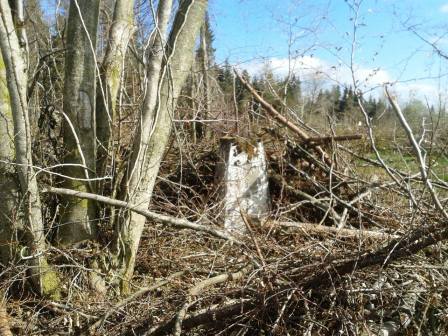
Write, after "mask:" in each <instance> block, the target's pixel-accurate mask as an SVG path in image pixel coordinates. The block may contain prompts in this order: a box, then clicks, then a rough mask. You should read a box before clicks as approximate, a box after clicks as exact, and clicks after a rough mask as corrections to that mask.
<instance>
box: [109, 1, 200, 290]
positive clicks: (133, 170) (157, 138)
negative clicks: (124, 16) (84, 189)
mask: <svg viewBox="0 0 448 336" xmlns="http://www.w3.org/2000/svg"><path fill="white" fill-rule="evenodd" d="M170 7H171V0H164V1H163V0H161V1H160V2H159V9H158V17H157V28H156V34H157V35H156V37H155V41H154V45H153V50H155V54H154V55H153V56H152V57H151V59H150V62H149V71H148V75H149V80H148V86H147V96H146V99H145V103H144V106H143V109H142V114H141V117H140V125H139V129H138V134H137V136H136V137H135V138H136V141H135V142H134V144H133V148H132V153H133V156H132V158H131V160H130V162H129V166H128V169H127V175H126V180H125V185H124V190H123V195H122V197H123V198H124V199H125V200H127V201H128V202H130V203H133V204H137V205H138V206H139V207H141V208H142V209H146V208H147V207H148V205H149V202H150V201H151V196H152V192H153V188H154V184H155V181H156V177H157V175H158V172H159V167H160V163H161V160H162V157H163V153H164V152H165V149H166V146H167V143H168V141H169V137H170V133H171V129H172V117H173V113H174V109H175V107H176V104H177V99H178V96H179V93H180V90H181V89H182V86H183V85H184V83H185V80H186V78H187V75H188V72H189V70H190V68H191V65H192V62H193V58H194V47H195V41H196V38H197V36H198V33H199V29H200V27H201V25H202V22H203V20H204V14H205V11H206V8H207V0H183V1H181V2H180V4H179V9H178V11H177V13H176V16H175V19H174V22H173V26H172V29H171V32H170V36H169V38H168V41H167V44H166V47H165V48H164V49H163V48H162V45H163V36H164V33H165V31H166V26H167V22H168V18H169V12H170ZM159 50H160V51H159ZM162 50H163V52H164V54H162ZM163 55H164V56H165V58H163V57H162V56H163ZM144 224H145V217H143V216H142V215H139V214H135V213H128V215H127V218H126V219H125V220H124V221H123V222H122V225H121V226H120V229H119V236H118V238H117V247H118V249H119V252H120V253H119V258H120V263H121V267H122V271H123V279H124V281H123V282H122V283H123V285H124V287H123V289H124V291H126V287H127V283H128V281H129V280H130V279H131V277H132V274H133V270H134V264H135V257H136V253H137V249H138V245H139V242H140V237H141V234H142V231H143V228H144Z"/></svg>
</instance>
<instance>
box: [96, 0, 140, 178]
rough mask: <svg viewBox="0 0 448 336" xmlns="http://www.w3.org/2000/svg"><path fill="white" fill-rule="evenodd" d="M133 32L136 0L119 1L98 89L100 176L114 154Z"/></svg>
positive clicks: (97, 118) (116, 4)
mask: <svg viewBox="0 0 448 336" xmlns="http://www.w3.org/2000/svg"><path fill="white" fill-rule="evenodd" d="M133 31H134V0H117V2H116V3H115V10H114V16H113V22H112V26H111V27H110V32H109V43H108V45H107V49H106V54H105V56H104V60H103V64H102V65H101V73H100V77H101V78H100V84H101V85H99V86H98V87H97V109H96V120H97V125H96V129H97V137H98V142H99V147H98V169H97V171H98V176H103V175H104V174H105V172H106V169H105V168H106V164H107V158H108V156H110V155H111V153H112V152H113V151H111V149H112V148H113V146H112V143H111V142H112V141H113V127H114V124H115V121H116V101H117V96H118V90H119V88H120V81H121V76H122V72H123V65H124V58H125V56H126V50H127V48H128V44H129V40H130V39H131V36H132V34H133Z"/></svg>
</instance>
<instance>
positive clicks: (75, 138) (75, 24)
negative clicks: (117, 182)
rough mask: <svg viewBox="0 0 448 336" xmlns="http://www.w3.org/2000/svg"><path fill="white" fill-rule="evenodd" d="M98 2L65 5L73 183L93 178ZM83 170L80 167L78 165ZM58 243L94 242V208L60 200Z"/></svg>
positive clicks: (87, 186)
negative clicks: (67, 9)
mask: <svg viewBox="0 0 448 336" xmlns="http://www.w3.org/2000/svg"><path fill="white" fill-rule="evenodd" d="M99 3H100V0H72V1H70V9H69V18H68V27H67V48H68V49H67V51H66V57H65V85H64V113H65V117H64V124H63V137H64V145H65V151H66V152H65V153H64V160H63V161H64V163H66V164H75V165H78V166H75V165H73V166H67V167H66V168H65V169H64V173H65V175H68V176H71V177H75V178H78V179H91V178H94V177H96V121H95V100H96V99H95V98H96V91H95V88H96V58H95V48H96V40H97V29H98V13H99ZM80 164H81V165H83V166H84V167H80V166H79V165H80ZM64 186H65V187H66V188H69V189H75V190H79V191H91V192H94V191H95V190H94V189H95V188H94V186H95V185H94V182H86V181H82V180H69V179H66V180H64ZM64 205H65V208H64V209H63V210H62V222H61V226H60V227H59V231H58V243H59V244H61V245H69V244H73V243H78V242H80V241H83V240H89V239H93V238H94V237H95V234H96V222H95V220H96V208H95V205H94V203H93V202H90V201H86V200H82V201H80V200H75V199H73V198H65V199H64Z"/></svg>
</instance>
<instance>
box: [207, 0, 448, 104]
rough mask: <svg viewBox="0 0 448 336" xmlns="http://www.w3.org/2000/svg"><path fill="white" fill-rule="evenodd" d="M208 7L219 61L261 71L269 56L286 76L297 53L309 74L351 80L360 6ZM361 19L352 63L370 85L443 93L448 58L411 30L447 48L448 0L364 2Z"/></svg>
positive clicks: (226, 3) (332, 1)
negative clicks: (356, 10)
mask: <svg viewBox="0 0 448 336" xmlns="http://www.w3.org/2000/svg"><path fill="white" fill-rule="evenodd" d="M349 2H352V1H350V0H349ZM210 13H211V18H212V26H213V29H214V33H215V48H216V54H217V61H218V62H222V61H224V60H225V59H229V61H230V62H231V63H233V64H237V65H239V66H240V68H246V69H248V70H249V71H251V72H253V73H256V72H257V71H259V70H260V69H261V68H262V64H263V63H264V62H266V61H269V60H270V61H271V66H272V67H273V68H274V71H277V72H278V73H280V74H284V73H286V72H287V69H288V67H289V65H290V63H289V62H288V53H296V54H295V55H297V57H296V63H295V66H294V69H296V71H297V72H299V73H300V74H302V75H303V76H306V75H309V74H310V73H311V72H313V71H315V72H319V71H323V72H331V74H330V75H329V76H328V77H330V78H329V79H330V80H332V81H339V82H348V81H349V80H350V79H351V78H350V77H351V76H350V70H349V65H350V59H351V51H352V42H353V39H352V37H353V18H354V12H353V11H352V10H350V8H349V6H348V5H347V3H346V2H345V1H344V0H314V1H312V0H283V1H281V0H210ZM358 22H359V23H360V25H359V27H358V30H357V41H356V43H355V48H354V49H355V52H354V62H353V64H354V67H355V68H356V78H357V79H358V80H360V83H362V84H363V88H364V89H368V88H370V87H372V86H376V85H380V84H381V83H383V82H396V81H399V82H400V84H396V88H397V90H398V91H400V93H401V94H402V95H417V96H419V98H422V97H427V96H433V95H437V94H438V93H439V91H443V92H444V91H445V88H446V86H447V85H446V84H447V76H446V73H447V72H448V66H447V65H448V60H440V58H438V57H436V56H435V54H434V52H433V50H432V49H431V48H430V47H429V46H428V45H426V44H425V43H423V42H422V41H421V40H420V39H419V38H418V37H416V36H415V35H414V34H413V33H411V32H410V31H409V30H407V29H406V28H407V27H409V26H412V27H415V29H416V31H418V32H419V33H420V34H421V35H422V36H424V37H425V38H426V39H428V41H431V42H434V41H436V42H437V45H438V46H439V47H440V48H441V49H442V50H443V49H446V50H447V53H448V36H447V37H445V34H448V1H446V0H445V1H443V0H401V1H398V0H364V1H363V2H362V4H361V6H360V10H359V16H358ZM445 31H446V33H445ZM291 40H293V43H291V46H290V48H288V44H289V43H288V41H291ZM297 60H298V61H297ZM303 68H306V70H304V69H303ZM440 75H441V77H440ZM436 77H440V79H435V78H436ZM424 78H427V79H424ZM430 99H431V100H432V99H433V98H430Z"/></svg>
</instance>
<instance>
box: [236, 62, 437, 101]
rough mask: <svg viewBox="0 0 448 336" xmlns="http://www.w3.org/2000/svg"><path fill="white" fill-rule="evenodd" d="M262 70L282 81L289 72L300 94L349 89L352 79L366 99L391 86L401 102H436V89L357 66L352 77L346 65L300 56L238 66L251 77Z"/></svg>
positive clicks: (382, 70) (380, 93) (385, 72)
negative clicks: (296, 80)
mask: <svg viewBox="0 0 448 336" xmlns="http://www.w3.org/2000/svg"><path fill="white" fill-rule="evenodd" d="M266 67H268V68H269V69H271V70H272V72H273V73H274V75H275V76H278V77H279V78H282V77H285V76H286V75H287V74H288V72H289V71H291V72H292V73H293V74H295V75H296V76H298V77H299V78H300V80H301V81H302V83H303V84H302V89H304V91H306V90H309V91H311V90H312V91H315V90H316V89H317V90H319V89H320V88H326V87H329V86H330V85H334V84H338V85H352V86H353V77H354V80H355V81H356V85H357V87H358V88H359V89H360V90H361V91H363V92H366V93H367V94H368V95H369V94H371V95H373V96H377V97H378V96H382V95H383V90H382V87H383V86H384V85H385V84H393V90H394V91H395V93H396V94H397V95H398V97H399V98H400V99H402V100H403V101H407V100H409V99H412V98H417V99H421V100H423V101H426V100H428V101H429V102H430V103H434V102H436V101H437V99H439V93H440V91H439V89H438V87H437V85H435V84H433V83H431V82H422V81H420V82H405V83H403V82H401V83H400V82H397V79H396V78H393V76H392V75H391V74H390V73H389V72H388V71H386V70H384V69H381V68H368V67H361V66H355V69H354V71H353V76H352V71H351V70H350V68H349V67H348V66H347V65H344V64H342V63H339V64H331V63H329V62H327V61H325V60H323V59H321V58H318V57H311V56H303V57H299V58H296V59H294V60H291V61H289V60H288V59H287V58H276V57H273V58H270V59H265V60H254V61H252V62H249V63H246V64H244V65H241V68H243V69H245V70H247V71H248V72H249V74H250V75H252V76H256V75H260V74H262V73H263V70H265V69H266Z"/></svg>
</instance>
